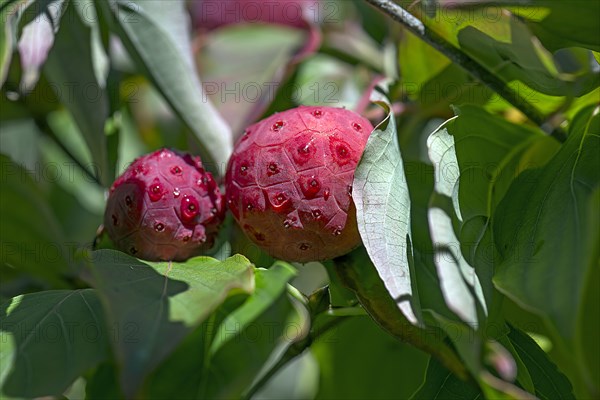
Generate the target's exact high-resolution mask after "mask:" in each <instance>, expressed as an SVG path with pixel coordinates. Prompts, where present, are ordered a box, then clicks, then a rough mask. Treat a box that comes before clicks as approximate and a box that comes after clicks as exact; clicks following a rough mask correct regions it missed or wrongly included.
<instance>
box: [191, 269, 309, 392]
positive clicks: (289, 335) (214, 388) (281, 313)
mask: <svg viewBox="0 0 600 400" xmlns="http://www.w3.org/2000/svg"><path fill="white" fill-rule="evenodd" d="M268 271H270V270H268ZM268 271H262V273H263V274H264V275H265V276H264V283H263V287H262V288H259V287H258V286H257V290H256V291H255V293H254V294H253V295H251V296H250V297H249V298H248V300H247V301H246V303H245V304H243V305H242V306H241V308H242V310H244V309H246V310H248V307H247V306H248V303H249V302H252V301H253V298H254V299H256V298H257V297H259V296H266V295H267V293H268V292H269V290H268V289H267V285H269V284H270V283H273V284H275V286H280V285H279V284H278V283H276V282H275V281H276V280H279V279H281V278H278V277H276V276H275V275H274V274H268V273H267V272H268ZM281 272H282V271H280V272H278V273H281ZM256 274H257V277H258V276H259V275H260V274H261V270H257V271H256ZM269 275H271V276H269ZM280 282H281V281H280ZM258 283H259V282H258V281H257V285H258ZM234 313H236V314H238V315H239V309H238V310H236V311H234ZM230 315H231V314H230ZM228 319H229V318H228V317H226V319H225V321H224V323H227V324H228V326H223V324H221V326H220V327H219V330H218V331H217V335H219V334H221V335H228V336H230V337H231V339H230V340H228V341H227V342H226V343H225V344H223V345H221V346H220V347H219V349H218V350H217V351H216V352H214V353H212V355H211V356H210V359H208V360H207V362H206V363H205V370H206V371H207V372H208V374H207V375H208V376H206V377H205V382H204V383H205V385H204V388H203V389H204V390H203V391H202V393H203V395H202V396H201V397H202V398H208V399H232V398H240V397H243V396H242V395H243V394H244V393H245V392H246V391H247V390H249V389H250V386H251V384H252V383H253V382H255V381H256V380H257V379H258V378H259V377H261V376H262V375H263V374H264V373H265V372H266V371H268V370H269V369H270V367H271V366H272V365H273V364H274V363H276V362H277V361H279V359H280V358H281V357H282V356H283V355H284V353H285V351H286V350H287V349H288V347H289V346H290V345H291V344H293V343H295V342H297V341H299V340H301V339H304V338H305V337H306V335H307V334H308V330H309V327H310V317H309V315H308V311H307V310H306V308H305V307H304V306H303V305H302V304H299V302H298V301H297V300H295V299H293V298H291V297H290V296H288V294H287V293H285V292H284V293H281V294H280V295H279V296H278V297H273V298H272V299H271V301H270V304H269V306H268V308H265V309H264V311H263V312H262V313H261V314H260V315H259V316H257V317H256V318H255V319H254V320H253V321H252V322H248V323H240V324H239V325H238V326H232V325H231V321H228ZM228 329H229V330H228ZM215 340H218V336H215ZM213 343H214V342H213ZM241 354H243V355H244V362H243V363H240V355H241Z"/></svg>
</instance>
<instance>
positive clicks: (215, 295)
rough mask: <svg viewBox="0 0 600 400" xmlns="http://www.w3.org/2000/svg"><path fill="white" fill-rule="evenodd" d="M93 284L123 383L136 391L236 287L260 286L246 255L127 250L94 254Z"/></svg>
mask: <svg viewBox="0 0 600 400" xmlns="http://www.w3.org/2000/svg"><path fill="white" fill-rule="evenodd" d="M92 261H93V264H92V265H91V267H92V272H93V284H94V286H95V287H96V288H98V290H99V294H100V296H101V298H102V300H103V302H104V303H105V304H106V309H107V318H108V321H109V324H111V326H114V327H115V329H117V334H116V335H113V338H112V339H113V345H114V350H115V353H116V358H117V360H118V362H119V364H120V367H121V373H120V377H121V382H122V385H123V391H124V392H125V395H126V396H133V395H134V394H135V393H136V391H137V389H138V388H139V385H140V384H141V382H142V380H143V378H144V377H145V376H146V375H147V374H148V373H149V372H150V371H152V370H153V369H154V368H155V367H156V366H157V365H158V364H159V363H160V361H162V360H163V359H164V358H165V357H166V356H168V355H169V354H170V353H171V352H172V351H173V349H174V348H175V347H176V346H177V344H178V343H179V342H180V341H181V340H182V339H183V338H184V337H185V336H186V335H187V334H189V333H190V332H191V331H192V330H193V328H194V327H196V326H198V325H199V324H200V323H201V322H202V321H204V320H205V319H206V318H207V317H208V316H209V315H210V313H211V312H212V311H214V309H215V308H216V307H218V306H219V305H220V304H221V303H222V302H223V300H225V298H226V297H227V295H228V293H229V292H230V291H231V290H232V289H239V290H241V291H243V292H248V293H249V292H251V291H252V290H253V289H254V279H253V278H254V274H253V270H252V264H250V262H249V261H248V260H247V259H246V258H244V257H243V256H234V257H231V258H228V259H227V260H225V261H223V262H220V261H218V260H215V259H212V258H208V257H196V258H192V259H190V260H188V261H187V262H185V263H150V264H145V263H143V262H141V261H139V260H137V259H135V258H132V257H129V256H127V255H125V254H124V253H120V252H117V251H112V250H100V251H97V252H94V253H92Z"/></svg>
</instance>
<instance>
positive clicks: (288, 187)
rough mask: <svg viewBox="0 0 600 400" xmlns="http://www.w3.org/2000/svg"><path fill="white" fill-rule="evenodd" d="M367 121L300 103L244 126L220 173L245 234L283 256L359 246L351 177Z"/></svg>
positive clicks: (330, 253)
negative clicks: (300, 105)
mask: <svg viewBox="0 0 600 400" xmlns="http://www.w3.org/2000/svg"><path fill="white" fill-rule="evenodd" d="M372 131H373V126H372V125H371V123H370V122H369V121H368V120H367V119H365V118H363V117H361V116H360V115H358V114H356V113H354V112H352V111H349V110H346V109H342V108H334V107H299V108H294V109H291V110H287V111H285V112H281V113H277V114H274V115H272V116H270V117H268V118H266V119H264V120H262V121H260V122H258V123H256V124H254V125H252V126H250V127H249V128H248V129H246V131H245V133H244V135H242V136H241V137H240V139H239V141H238V142H237V144H236V147H235V149H234V153H233V155H232V157H231V159H230V161H229V164H228V168H227V175H226V198H227V205H228V207H229V209H230V210H231V212H232V213H233V216H234V217H235V219H236V221H237V222H238V223H239V225H240V227H241V228H242V230H243V231H244V232H245V233H246V235H247V236H248V237H249V238H250V239H251V240H252V241H253V242H254V243H256V244H257V245H258V246H260V247H261V248H262V249H264V250H265V251H266V252H267V253H269V254H271V255H272V256H274V257H276V258H280V259H283V260H287V261H298V262H308V261H318V260H326V259H331V258H334V257H337V256H340V255H343V254H345V253H347V252H349V251H350V250H352V249H353V248H355V247H357V246H358V245H359V244H360V236H359V233H358V228H357V223H356V210H355V207H354V203H353V202H352V181H353V179H354V171H355V169H356V165H357V164H358V161H359V160H360V157H361V155H362V152H363V150H364V147H365V145H366V143H367V139H368V137H369V135H370V133H371V132H372Z"/></svg>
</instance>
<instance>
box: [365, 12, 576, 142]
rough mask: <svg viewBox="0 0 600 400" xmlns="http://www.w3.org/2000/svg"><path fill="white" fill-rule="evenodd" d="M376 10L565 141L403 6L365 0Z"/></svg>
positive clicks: (542, 118)
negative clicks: (399, 24) (402, 26)
mask: <svg viewBox="0 0 600 400" xmlns="http://www.w3.org/2000/svg"><path fill="white" fill-rule="evenodd" d="M366 1H367V2H368V3H370V4H371V5H372V6H373V7H375V8H377V9H378V10H380V11H381V12H383V13H385V14H387V15H389V16H390V17H392V19H393V20H394V21H396V22H399V23H401V24H402V25H404V27H405V28H406V29H408V30H409V31H410V32H411V33H413V34H414V35H416V36H417V37H419V38H420V39H421V40H423V41H424V42H425V43H427V44H429V45H430V46H432V47H433V48H434V49H436V50H437V51H439V52H441V53H442V54H444V55H445V56H446V57H448V58H449V59H450V60H451V61H452V62H454V63H456V64H457V65H459V66H460V67H462V68H463V69H464V70H465V71H467V72H468V73H469V74H471V75H472V76H473V77H474V78H475V79H477V80H478V81H480V82H481V83H482V84H484V85H486V86H487V87H488V88H490V89H491V90H493V91H494V92H496V93H498V94H499V95H500V96H502V97H503V98H504V99H505V100H506V101H508V102H509V103H510V104H512V105H513V106H514V107H515V108H517V109H518V110H520V111H521V112H522V113H523V114H524V115H525V116H526V117H527V118H529V119H530V120H531V121H532V122H534V123H535V124H536V125H538V126H540V127H541V128H542V129H544V130H546V131H548V133H549V134H550V136H552V137H554V138H555V139H557V140H558V141H560V142H564V141H565V140H566V138H567V136H566V134H565V132H564V131H563V130H562V129H561V128H560V127H558V126H553V124H551V123H549V121H548V118H546V117H545V116H544V115H543V114H542V113H541V112H540V111H539V110H538V109H537V108H535V107H534V106H533V105H531V104H530V103H529V102H527V100H525V99H524V98H523V97H521V96H520V95H519V93H517V92H516V91H514V90H513V89H511V88H510V87H508V86H507V85H506V83H505V82H504V81H502V80H501V79H500V78H498V77H497V76H496V75H494V74H493V73H491V72H490V71H488V70H487V69H486V68H485V67H484V66H483V65H481V64H480V63H478V62H477V61H476V60H475V59H473V58H472V57H471V56H469V55H468V54H466V53H464V52H463V51H462V50H461V49H459V48H457V47H455V46H453V45H452V44H450V43H448V41H447V40H446V39H444V38H443V37H442V36H440V35H439V34H438V33H436V32H435V31H434V30H432V29H430V28H428V27H427V26H426V25H425V24H424V23H423V22H422V21H421V20H419V19H418V18H417V17H415V16H414V15H412V14H411V13H409V12H408V11H406V10H405V9H404V8H402V7H400V6H399V5H398V4H396V3H394V2H392V1H391V0H366Z"/></svg>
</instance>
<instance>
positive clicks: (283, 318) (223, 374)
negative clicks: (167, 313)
mask: <svg viewBox="0 0 600 400" xmlns="http://www.w3.org/2000/svg"><path fill="white" fill-rule="evenodd" d="M294 273H295V271H294V270H293V269H292V268H291V267H289V266H288V265H286V264H283V263H277V264H276V265H274V266H273V267H271V268H270V269H268V270H264V269H257V270H256V271H255V281H256V288H255V290H254V292H253V293H252V294H251V295H250V296H243V295H239V296H232V297H229V298H228V299H227V300H226V301H225V303H223V304H222V305H221V306H220V307H219V308H218V309H217V310H216V311H214V312H213V314H211V316H210V317H209V318H208V319H207V320H206V321H205V322H204V323H203V324H202V325H201V326H200V328H198V329H196V330H195V331H194V332H193V333H192V334H191V335H189V336H188V337H186V338H185V339H184V340H183V342H182V343H181V345H180V346H179V347H178V348H177V349H176V350H175V351H174V352H173V353H172V354H171V356H170V357H169V358H168V359H167V360H166V361H165V362H164V363H162V364H161V365H160V367H159V368H158V369H157V370H156V371H155V372H153V373H152V374H151V375H150V377H149V379H148V380H147V381H146V385H145V388H144V393H145V394H146V395H147V397H149V398H165V397H176V398H198V397H199V398H211V399H213V398H239V397H240V396H241V395H242V393H243V392H244V391H245V390H246V389H248V387H249V386H250V384H251V383H252V381H253V379H254V378H255V377H256V376H257V375H258V374H259V372H260V370H261V368H263V366H264V365H265V363H266V362H267V359H269V357H270V356H272V355H274V356H280V353H281V350H282V349H281V348H282V344H284V343H287V344H289V342H290V340H291V339H293V337H294V336H295V335H296V334H297V333H299V331H302V330H304V329H306V327H305V326H304V325H305V323H306V321H304V318H305V317H302V315H300V313H299V312H298V311H297V310H296V308H295V307H294V306H293V305H292V303H291V302H290V301H289V299H288V296H287V293H286V292H285V287H286V284H287V281H288V280H289V279H290V278H291V277H292V276H293V274H294ZM296 329H298V331H296ZM285 347H287V346H283V349H285ZM273 353H277V354H273ZM240 357H243V362H240Z"/></svg>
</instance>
